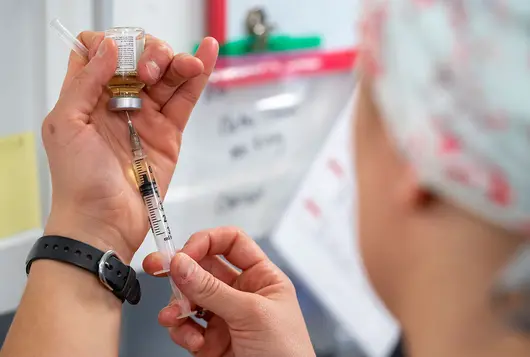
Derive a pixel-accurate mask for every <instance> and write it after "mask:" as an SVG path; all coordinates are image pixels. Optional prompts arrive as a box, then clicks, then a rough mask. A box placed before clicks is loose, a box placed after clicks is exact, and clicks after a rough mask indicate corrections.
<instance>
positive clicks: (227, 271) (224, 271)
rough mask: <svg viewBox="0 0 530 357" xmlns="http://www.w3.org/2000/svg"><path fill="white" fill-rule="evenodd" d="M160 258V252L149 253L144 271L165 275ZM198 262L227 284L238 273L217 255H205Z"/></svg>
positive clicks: (229, 283)
mask: <svg viewBox="0 0 530 357" xmlns="http://www.w3.org/2000/svg"><path fill="white" fill-rule="evenodd" d="M162 259H163V258H162V254H160V253H159V252H155V253H151V254H149V255H148V256H147V257H145V259H144V261H143V269H144V271H145V272H146V273H147V274H149V275H152V276H156V277H167V275H168V274H167V273H168V272H167V271H165V270H164V269H163V263H162ZM199 264H200V265H201V267H202V268H203V269H204V270H206V271H207V272H209V273H210V274H212V275H213V276H215V277H216V278H217V279H219V280H221V281H222V282H224V283H225V284H228V285H232V284H233V283H234V282H235V281H236V279H237V277H238V276H239V275H240V272H238V271H237V270H236V269H234V268H233V267H231V266H230V265H228V264H227V263H226V262H225V261H224V260H223V259H221V258H220V257H218V256H207V257H205V258H204V259H202V260H201V261H199Z"/></svg>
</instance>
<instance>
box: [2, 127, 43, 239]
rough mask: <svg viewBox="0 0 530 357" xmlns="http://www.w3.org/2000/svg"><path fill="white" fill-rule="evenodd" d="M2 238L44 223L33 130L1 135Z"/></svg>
mask: <svg viewBox="0 0 530 357" xmlns="http://www.w3.org/2000/svg"><path fill="white" fill-rule="evenodd" d="M0 197H1V199H0V238H4V237H9V236H11V235H13V234H15V233H19V232H22V231H25V230H29V229H34V228H38V227H39V226H40V204H39V202H40V200H39V189H38V173H37V159H36V148H35V138H34V135H33V133H24V134H17V135H10V136H7V137H2V138H0Z"/></svg>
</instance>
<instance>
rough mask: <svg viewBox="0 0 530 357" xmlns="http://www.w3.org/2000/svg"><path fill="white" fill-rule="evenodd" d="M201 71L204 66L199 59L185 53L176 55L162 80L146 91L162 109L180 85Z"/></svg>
mask: <svg viewBox="0 0 530 357" xmlns="http://www.w3.org/2000/svg"><path fill="white" fill-rule="evenodd" d="M203 71H204V65H203V64H202V62H201V60H200V59H198V58H196V57H194V56H192V55H189V54H186V53H182V54H178V55H176V56H175V57H174V58H173V60H172V61H171V65H170V66H169V68H168V70H167V72H165V74H164V75H163V76H162V79H161V80H160V81H159V82H158V83H156V84H154V85H153V86H151V87H150V88H148V89H147V90H146V91H147V93H148V94H149V97H150V98H151V99H153V101H155V102H156V103H157V104H158V105H159V106H160V107H163V106H164V105H165V104H166V103H167V101H168V100H169V99H170V98H171V96H172V95H173V93H175V91H176V90H177V89H178V88H179V87H180V86H181V85H182V84H184V83H185V82H186V81H187V80H189V79H191V78H194V77H197V76H198V75H200V74H201V73H202V72H203ZM162 73H164V72H162Z"/></svg>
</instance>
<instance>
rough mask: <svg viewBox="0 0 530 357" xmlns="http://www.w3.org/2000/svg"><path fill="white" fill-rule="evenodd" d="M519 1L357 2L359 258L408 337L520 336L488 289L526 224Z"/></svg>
mask: <svg viewBox="0 0 530 357" xmlns="http://www.w3.org/2000/svg"><path fill="white" fill-rule="evenodd" d="M523 3H524V4H526V2H524V1H517V0H505V1H489V2H486V1H484V2H464V1H435V0H431V1H419V0H371V1H366V4H365V6H364V10H365V12H364V15H363V23H362V34H363V38H362V48H361V57H360V61H359V73H360V76H359V77H360V84H359V87H358V91H357V93H356V96H357V98H356V108H355V114H354V120H355V125H354V127H355V130H354V136H355V138H354V142H355V162H356V168H357V170H356V172H357V185H358V191H359V215H360V217H359V237H360V245H361V251H362V254H363V260H364V264H365V267H366V269H367V272H368V275H369V277H370V279H371V282H372V284H373V286H374V287H375V289H376V291H377V292H378V294H379V295H380V297H381V298H382V299H383V301H384V302H385V303H386V305H387V307H388V308H389V309H390V311H391V312H392V313H394V315H395V316H396V317H397V318H398V320H399V321H400V322H401V323H402V325H403V328H404V330H405V333H408V334H410V335H412V336H408V337H410V338H411V340H412V339H414V337H413V336H419V335H422V333H425V332H422V329H423V330H425V329H429V326H432V325H433V324H434V325H436V326H439V328H440V329H442V330H443V326H446V329H445V330H446V331H447V334H449V335H451V337H447V338H446V339H445V341H444V345H447V344H451V343H450V342H448V340H457V342H455V341H453V342H455V343H456V344H459V343H460V344H459V345H460V347H462V349H463V350H466V351H467V352H469V353H470V354H467V355H474V354H471V353H476V352H477V351H476V350H473V347H471V345H472V344H473V345H474V344H475V343H476V345H480V344H482V345H484V347H483V348H486V347H485V343H484V341H488V342H489V341H497V342H498V341H499V340H502V341H506V337H507V336H512V334H517V333H516V332H514V331H513V330H511V329H510V327H508V326H507V325H506V324H505V322H504V321H503V320H502V319H501V318H499V317H498V315H497V314H495V312H494V310H493V309H492V304H491V303H492V295H491V294H492V288H493V284H494V282H495V279H496V278H497V277H498V274H499V272H500V271H501V270H502V269H503V267H505V266H506V265H507V264H508V263H509V261H510V259H511V258H512V257H513V256H514V254H515V253H516V252H517V251H518V249H519V248H520V247H521V246H522V244H523V243H524V242H526V238H525V236H526V232H525V230H526V229H528V226H529V225H528V223H529V222H530V221H529V219H530V179H525V177H526V176H527V173H530V154H529V153H530V136H529V133H530V104H529V103H530V101H529V100H528V99H526V98H525V95H523V93H527V94H528V95H530V41H529V40H528V39H529V37H528V28H529V26H530V7H528V6H527V7H526V10H525V9H524V6H522V4H523ZM518 6H519V7H518ZM525 11H526V12H525ZM528 274H529V275H530V271H529V272H528ZM426 325H429V326H426ZM440 334H443V333H442V332H440ZM457 335H458V336H457ZM464 335H465V336H467V337H464ZM428 339H429V338H428V337H426V338H424V340H428ZM460 339H464V340H465V341H460ZM479 341H480V342H479ZM417 344H421V343H420V342H417ZM468 344H469V345H468ZM499 344H501V343H500V342H499ZM525 344H526V342H525V341H524V338H523V339H522V340H518V344H517V346H518V348H520V347H521V346H523V345H525ZM464 345H465V346H466V347H464ZM495 346H496V347H492V346H489V347H491V348H490V351H496V350H495V348H497V345H495ZM503 346H504V345H503ZM431 347H433V346H431ZM499 348H502V347H499ZM521 348H522V347H521ZM524 348H526V345H525V346H524ZM417 349H419V350H421V348H417ZM473 351H474V352H473ZM499 351H501V350H499ZM502 351H505V350H502ZM510 351H512V352H514V353H515V350H510ZM525 351H526V353H528V351H530V350H529V349H526V350H525ZM453 353H454V352H453ZM503 353H504V352H503ZM429 355H431V356H432V354H429ZM454 355H456V354H454ZM510 355H516V354H510Z"/></svg>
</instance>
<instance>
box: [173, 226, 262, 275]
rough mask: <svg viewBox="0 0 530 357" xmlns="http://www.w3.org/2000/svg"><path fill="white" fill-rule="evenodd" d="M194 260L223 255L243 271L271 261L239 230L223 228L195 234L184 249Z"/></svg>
mask: <svg viewBox="0 0 530 357" xmlns="http://www.w3.org/2000/svg"><path fill="white" fill-rule="evenodd" d="M182 252H183V253H186V254H188V255H189V256H190V257H191V258H192V259H193V260H195V261H201V260H203V259H204V258H205V257H207V256H214V255H223V256H224V257H225V258H226V260H228V261H229V262H230V263H231V264H233V265H235V266H236V267H238V268H239V269H241V270H243V271H244V270H247V269H250V268H251V267H252V266H254V265H257V264H259V263H261V262H264V261H268V260H269V259H268V258H267V256H266V255H265V253H264V252H263V250H261V248H260V247H259V246H258V245H257V244H256V242H254V240H252V238H250V237H249V236H248V235H247V234H246V233H244V232H243V231H242V230H240V229H239V228H234V227H221V228H214V229H209V230H205V231H202V232H199V233H195V234H193V235H192V236H191V238H190V239H189V240H188V242H187V243H186V244H185V245H184V247H183V248H182Z"/></svg>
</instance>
